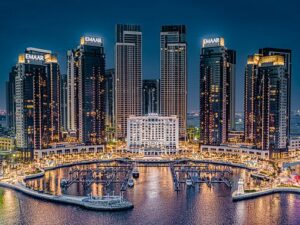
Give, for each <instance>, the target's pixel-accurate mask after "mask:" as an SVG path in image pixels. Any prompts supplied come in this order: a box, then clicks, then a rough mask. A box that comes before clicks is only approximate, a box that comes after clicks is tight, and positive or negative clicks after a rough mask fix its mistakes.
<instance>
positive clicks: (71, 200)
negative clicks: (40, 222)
mask: <svg viewBox="0 0 300 225" xmlns="http://www.w3.org/2000/svg"><path fill="white" fill-rule="evenodd" d="M0 187H3V188H8V189H12V190H14V191H17V192H21V193H22V194H25V195H28V196H30V197H33V198H36V199H40V200H43V201H49V202H54V203H60V204H68V205H75V206H80V207H82V208H85V209H90V210H96V211H122V210H127V209H132V208H133V207H134V205H133V204H132V203H131V202H129V201H124V203H125V204H126V205H124V206H116V207H103V206H97V205H94V204H89V203H87V202H83V201H82V200H83V199H85V198H86V197H78V196H67V195H60V196H55V195H50V194H45V193H39V192H36V191H33V190H31V189H29V188H26V187H25V186H23V185H22V184H21V183H18V184H10V183H7V182H0Z"/></svg>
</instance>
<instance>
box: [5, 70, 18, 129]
mask: <svg viewBox="0 0 300 225" xmlns="http://www.w3.org/2000/svg"><path fill="white" fill-rule="evenodd" d="M16 75H17V70H16V66H13V67H12V69H11V72H10V73H9V80H8V81H7V82H6V119H7V127H8V128H9V129H11V130H12V131H13V132H14V133H15V129H16V116H15V113H16V101H15V95H16V87H15V86H16V84H15V78H16Z"/></svg>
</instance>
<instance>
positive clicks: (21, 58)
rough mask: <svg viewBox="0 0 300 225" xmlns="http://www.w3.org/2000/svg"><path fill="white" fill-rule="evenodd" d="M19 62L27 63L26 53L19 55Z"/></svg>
mask: <svg viewBox="0 0 300 225" xmlns="http://www.w3.org/2000/svg"><path fill="white" fill-rule="evenodd" d="M18 63H25V55H24V54H20V55H19V59H18Z"/></svg>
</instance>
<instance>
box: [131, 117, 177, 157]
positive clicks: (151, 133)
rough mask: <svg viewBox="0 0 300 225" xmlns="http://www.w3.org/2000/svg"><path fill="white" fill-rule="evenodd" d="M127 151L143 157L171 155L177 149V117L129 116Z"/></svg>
mask: <svg viewBox="0 0 300 225" xmlns="http://www.w3.org/2000/svg"><path fill="white" fill-rule="evenodd" d="M127 123H128V125H127V150H129V151H132V152H140V153H144V154H145V155H160V154H173V153H175V152H176V150H177V149H178V148H179V141H178V140H179V127H178V126H179V125H178V118H177V116H158V114H148V115H147V116H130V117H129V118H128V122H127Z"/></svg>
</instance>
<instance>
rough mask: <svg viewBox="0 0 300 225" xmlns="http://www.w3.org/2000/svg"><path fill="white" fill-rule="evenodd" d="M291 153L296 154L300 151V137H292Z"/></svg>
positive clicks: (289, 150)
mask: <svg viewBox="0 0 300 225" xmlns="http://www.w3.org/2000/svg"><path fill="white" fill-rule="evenodd" d="M288 152H289V155H295V154H296V153H299V152H300V137H294V138H291V139H290V142H289V147H288Z"/></svg>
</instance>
